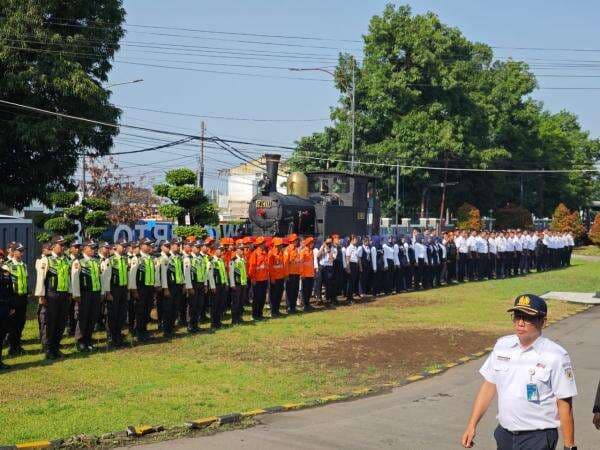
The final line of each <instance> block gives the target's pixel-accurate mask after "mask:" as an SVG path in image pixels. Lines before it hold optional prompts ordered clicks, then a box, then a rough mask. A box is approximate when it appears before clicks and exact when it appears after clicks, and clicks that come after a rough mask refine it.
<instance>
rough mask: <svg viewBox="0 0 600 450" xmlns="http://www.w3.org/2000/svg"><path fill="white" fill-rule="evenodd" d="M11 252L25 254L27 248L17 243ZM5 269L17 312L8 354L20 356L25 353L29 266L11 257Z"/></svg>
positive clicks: (14, 317) (10, 330) (13, 317)
mask: <svg viewBox="0 0 600 450" xmlns="http://www.w3.org/2000/svg"><path fill="white" fill-rule="evenodd" d="M11 250H12V251H13V252H14V251H15V250H18V251H20V252H23V251H24V250H25V247H23V244H21V243H19V242H15V243H14V244H13V245H12V246H11ZM4 268H5V270H7V271H8V272H9V273H10V274H11V276H12V280H13V291H14V310H15V312H14V314H13V315H12V316H11V320H10V329H9V331H8V344H9V350H8V354H9V355H18V354H22V353H23V352H24V350H23V348H22V347H21V336H22V335H23V328H24V327H25V320H26V315H27V294H28V291H29V289H28V273H27V264H25V263H24V262H23V261H22V260H19V261H17V260H16V259H14V257H11V258H8V259H7V260H6V262H5V264H4Z"/></svg>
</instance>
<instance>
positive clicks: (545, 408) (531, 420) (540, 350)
mask: <svg viewBox="0 0 600 450" xmlns="http://www.w3.org/2000/svg"><path fill="white" fill-rule="evenodd" d="M479 373H481V375H482V376H483V378H485V379H486V380H487V381H489V382H490V383H493V384H495V385H496V391H497V392H498V421H499V422H500V425H501V426H502V427H504V428H506V429H507V430H510V431H526V430H542V429H546V428H558V427H559V426H560V421H559V419H558V409H557V405H556V400H557V399H564V398H569V397H574V396H576V395H577V387H576V386H575V376H574V375H573V367H572V365H571V359H570V358H569V355H568V353H567V352H566V350H565V349H564V348H562V347H561V346H560V345H558V344H556V343H554V342H552V341H551V340H550V339H546V338H545V337H543V336H540V337H539V338H538V339H537V340H536V341H535V342H534V343H533V345H532V346H531V347H529V348H528V349H527V350H523V349H522V348H521V346H520V345H519V338H518V337H517V336H516V335H510V336H504V337H502V338H500V339H498V341H497V342H496V345H495V346H494V350H493V351H492V353H491V354H490V355H489V356H488V358H487V360H486V361H485V363H484V364H483V366H482V367H481V369H480V370H479ZM529 383H535V385H536V386H537V390H538V393H539V401H535V402H531V401H528V400H527V384H529Z"/></svg>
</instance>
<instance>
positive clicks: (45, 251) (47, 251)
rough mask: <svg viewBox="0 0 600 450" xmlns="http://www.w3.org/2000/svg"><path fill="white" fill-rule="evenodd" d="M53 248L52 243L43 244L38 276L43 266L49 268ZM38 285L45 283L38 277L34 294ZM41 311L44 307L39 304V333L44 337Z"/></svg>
mask: <svg viewBox="0 0 600 450" xmlns="http://www.w3.org/2000/svg"><path fill="white" fill-rule="evenodd" d="M51 247H52V244H51V243H50V242H44V243H42V251H41V253H40V257H39V258H37V259H36V260H35V273H36V275H37V273H38V271H39V270H40V269H41V267H42V266H46V267H48V256H50V255H51V254H52V250H51ZM38 283H43V280H41V279H39V277H36V287H35V290H34V292H36V291H37V290H38ZM36 295H37V294H36ZM41 309H42V305H41V304H40V303H39V302H38V307H37V313H36V317H37V321H38V331H39V335H40V336H41V335H42V325H41V322H40V311H41Z"/></svg>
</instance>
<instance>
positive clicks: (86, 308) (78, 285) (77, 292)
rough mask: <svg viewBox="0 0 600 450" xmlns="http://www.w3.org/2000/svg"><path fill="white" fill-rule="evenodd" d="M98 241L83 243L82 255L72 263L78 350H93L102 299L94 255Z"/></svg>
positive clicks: (99, 273)
mask: <svg viewBox="0 0 600 450" xmlns="http://www.w3.org/2000/svg"><path fill="white" fill-rule="evenodd" d="M97 249H98V243H97V242H96V241H93V240H89V241H86V242H85V243H84V244H83V257H82V258H81V259H80V260H79V264H74V265H73V270H72V272H71V274H72V275H71V276H72V278H71V283H72V294H73V301H74V302H75V308H76V317H77V327H76V329H75V342H76V345H77V350H78V351H79V352H90V351H93V350H95V348H94V346H93V343H92V335H93V333H94V328H95V326H96V323H97V322H98V316H99V315H100V303H101V301H102V281H101V280H102V274H101V271H100V261H99V260H98V258H97V257H96V250H97Z"/></svg>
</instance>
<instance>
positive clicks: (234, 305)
mask: <svg viewBox="0 0 600 450" xmlns="http://www.w3.org/2000/svg"><path fill="white" fill-rule="evenodd" d="M247 286H248V271H247V268H246V260H245V259H244V244H243V241H242V240H241V239H239V240H238V241H237V249H236V251H235V255H234V256H233V258H232V259H231V261H229V289H231V291H232V295H231V297H232V298H231V324H232V325H239V324H241V323H243V322H244V319H243V316H244V303H245V301H244V296H245V292H246V287H247ZM294 305H295V303H294Z"/></svg>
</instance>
